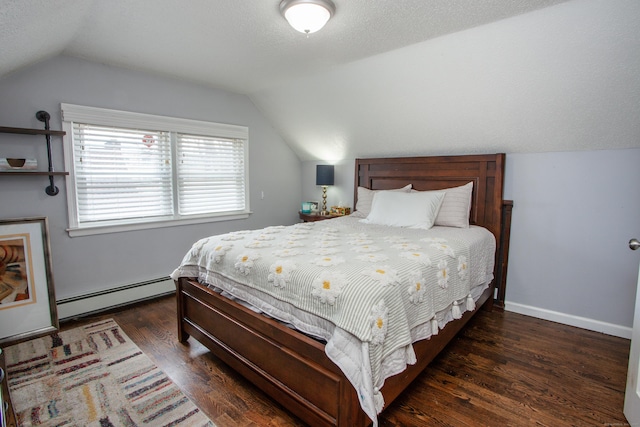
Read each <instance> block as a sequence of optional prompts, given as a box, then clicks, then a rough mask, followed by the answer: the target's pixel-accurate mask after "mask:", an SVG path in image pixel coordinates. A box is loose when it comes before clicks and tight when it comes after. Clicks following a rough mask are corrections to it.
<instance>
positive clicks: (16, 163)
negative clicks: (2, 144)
mask: <svg viewBox="0 0 640 427" xmlns="http://www.w3.org/2000/svg"><path fill="white" fill-rule="evenodd" d="M26 161H27V159H15V158H9V157H8V158H7V163H9V166H11V167H12V168H21V167H23V166H24V164H25V162H26Z"/></svg>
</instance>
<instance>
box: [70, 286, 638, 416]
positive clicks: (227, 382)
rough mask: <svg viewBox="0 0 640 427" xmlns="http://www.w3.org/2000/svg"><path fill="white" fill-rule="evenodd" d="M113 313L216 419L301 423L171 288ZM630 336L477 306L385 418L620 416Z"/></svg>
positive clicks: (109, 315) (76, 323)
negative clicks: (210, 344) (195, 324)
mask: <svg viewBox="0 0 640 427" xmlns="http://www.w3.org/2000/svg"><path fill="white" fill-rule="evenodd" d="M103 318H113V319H114V320H115V321H116V322H117V323H118V324H119V325H120V326H121V327H122V329H123V330H124V331H125V333H126V334H127V335H128V336H129V337H130V338H131V339H132V340H133V341H134V342H135V343H136V344H137V345H138V346H139V347H140V348H141V349H142V351H144V352H145V353H146V354H147V355H148V356H149V357H150V358H151V359H152V360H153V361H154V362H155V363H156V364H157V365H158V366H159V367H160V368H161V369H162V370H164V371H165V372H166V373H167V374H168V375H169V377H171V379H172V380H173V381H174V382H175V383H176V384H178V386H179V387H180V388H181V389H182V390H183V391H184V392H185V393H186V394H187V395H188V396H189V397H190V398H191V400H192V401H193V402H194V403H195V404H196V405H197V406H198V407H200V409H202V410H203V411H204V412H205V413H206V414H207V415H208V416H209V417H210V418H211V420H212V421H213V422H214V423H216V425H217V426H218V427H230V426H302V425H303V424H302V423H301V422H300V421H299V420H297V419H296V418H295V417H293V416H291V415H290V414H289V413H288V412H286V411H285V410H284V409H283V408H281V407H280V406H279V405H278V404H277V403H276V402H274V401H273V400H271V399H270V398H269V397H267V396H265V395H264V394H263V393H262V392H261V391H260V390H259V389H257V388H256V387H254V386H253V385H251V384H249V383H248V382H246V381H245V380H244V379H243V378H242V377H241V376H240V375H238V374H236V373H235V372H234V371H233V370H231V369H230V368H229V367H227V366H226V365H225V364H224V363H222V362H221V361H220V360H218V359H217V358H215V357H214V356H212V355H211V354H210V353H209V352H208V350H207V349H206V348H205V347H203V346H202V345H200V344H199V343H198V342H197V341H195V340H194V339H193V338H190V339H189V343H188V345H182V344H180V343H179V342H178V339H177V331H176V307H175V300H174V297H173V296H169V297H163V298H160V299H157V300H153V301H148V302H145V303H140V304H137V305H135V306H130V307H128V308H124V309H121V310H117V311H113V312H109V313H105V314H101V315H99V316H93V317H88V318H82V319H79V320H73V321H67V322H64V323H63V324H62V325H61V327H62V329H69V328H73V327H76V326H79V325H81V324H86V323H90V322H93V321H96V320H98V319H103ZM629 345H630V341H629V340H625V339H622V338H616V337H611V336H608V335H604V334H600V333H596V332H591V331H585V330H582V329H578V328H573V327H570V326H564V325H560V324H557V323H552V322H547V321H543V320H539V319H535V318H532V317H527V316H523V315H519V314H515V313H509V312H505V313H501V312H497V311H493V312H490V313H489V312H486V311H484V312H480V313H479V314H478V315H477V316H476V317H475V318H474V319H472V320H471V321H470V322H469V324H468V325H467V327H466V328H465V329H464V330H463V331H462V333H461V334H460V335H459V336H458V337H457V338H456V339H455V340H454V341H453V342H452V343H450V344H449V346H448V347H447V348H445V350H444V351H443V352H442V353H441V354H440V355H439V356H438V357H437V358H436V359H435V360H434V361H433V363H432V364H431V365H430V367H428V368H427V370H425V372H423V373H422V374H421V375H420V376H419V377H418V378H417V379H416V380H415V381H414V382H413V384H412V385H411V386H410V387H409V388H408V389H407V390H406V391H405V392H404V393H403V394H402V395H401V396H400V397H399V398H398V399H397V400H396V401H395V402H393V403H392V404H391V406H390V407H389V408H387V409H386V410H385V411H384V412H383V413H382V414H381V416H380V425H381V426H384V427H387V426H456V427H457V426H534V425H535V426H550V427H560V426H603V427H608V426H621V425H628V424H626V419H625V417H624V415H623V413H622V407H623V401H624V389H625V381H626V373H627V363H628V357H629Z"/></svg>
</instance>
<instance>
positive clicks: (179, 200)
mask: <svg viewBox="0 0 640 427" xmlns="http://www.w3.org/2000/svg"><path fill="white" fill-rule="evenodd" d="M61 107H62V108H61V109H62V127H63V130H65V131H66V133H67V135H66V136H65V137H64V141H65V144H64V150H65V166H66V168H67V169H68V170H69V172H70V175H69V179H67V183H66V184H67V185H66V186H67V193H68V197H67V201H68V206H69V235H71V236H72V237H73V236H83V235H89V234H96V233H108V232H111V231H126V230H138V229H145V228H155V227H164V226H171V225H177V224H195V223H202V222H209V221H220V220H226V219H242V218H247V217H248V215H249V213H250V211H249V199H248V195H249V188H248V181H249V178H248V177H249V173H248V165H247V159H248V146H249V145H248V137H249V130H248V128H247V127H245V126H238V125H229V124H222V123H212V122H203V121H197V120H190V119H181V118H175V117H166V116H155V115H150V114H142V113H133V112H126V111H118V110H107V109H102V108H95V107H86V106H79V105H72V104H61Z"/></svg>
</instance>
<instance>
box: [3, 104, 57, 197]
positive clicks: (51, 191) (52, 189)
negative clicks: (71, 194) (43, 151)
mask: <svg viewBox="0 0 640 427" xmlns="http://www.w3.org/2000/svg"><path fill="white" fill-rule="evenodd" d="M36 118H37V119H38V120H40V121H41V122H44V129H31V128H14V127H7V126H0V133H12V134H19V135H44V136H45V137H46V141H47V160H48V162H49V170H48V171H38V170H24V171H22V170H10V171H0V175H4V176H7V175H34V176H48V177H49V186H48V187H47V188H46V189H45V192H46V193H47V194H48V195H49V196H55V195H56V194H58V193H59V192H60V190H59V189H58V187H56V186H55V185H54V184H53V177H54V176H65V175H69V172H55V171H54V170H53V161H52V158H51V136H64V135H66V134H67V133H66V132H65V131H62V130H51V129H49V119H50V118H51V116H50V115H49V113H47V112H46V111H38V112H37V113H36Z"/></svg>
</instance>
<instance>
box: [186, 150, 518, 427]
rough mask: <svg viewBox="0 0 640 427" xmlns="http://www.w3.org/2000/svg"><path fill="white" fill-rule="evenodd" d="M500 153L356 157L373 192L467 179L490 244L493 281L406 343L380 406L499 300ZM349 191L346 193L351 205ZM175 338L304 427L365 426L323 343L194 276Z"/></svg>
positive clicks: (362, 180)
mask: <svg viewBox="0 0 640 427" xmlns="http://www.w3.org/2000/svg"><path fill="white" fill-rule="evenodd" d="M504 164H505V155H504V154H492V155H469V156H447V157H405V158H376V159H356V164H355V166H356V169H355V184H356V186H355V187H356V188H357V187H358V186H362V187H366V188H369V189H373V190H380V189H392V188H399V187H402V186H405V185H407V184H412V185H413V188H415V189H417V190H435V189H442V188H448V187H454V186H459V185H464V184H466V183H467V182H469V181H473V183H474V186H473V195H472V207H471V217H470V222H471V223H472V224H476V225H481V226H483V227H486V228H487V229H489V230H490V231H491V232H492V233H493V234H494V235H495V236H496V242H497V246H498V247H497V250H496V268H495V274H494V276H495V279H494V282H493V283H492V285H491V286H490V287H489V288H488V289H487V290H486V291H485V292H484V293H483V294H482V296H481V298H480V300H479V301H478V302H477V304H476V307H477V308H476V310H475V311H474V312H465V313H464V315H463V317H462V318H461V319H459V320H455V321H453V322H450V323H448V324H447V325H446V326H445V328H444V329H442V330H441V331H440V332H439V334H438V335H435V336H433V337H431V338H430V339H428V340H423V341H419V342H417V343H415V344H414V349H415V352H416V355H417V357H418V363H416V364H415V365H411V366H408V368H407V369H406V370H405V371H404V372H402V373H400V374H398V375H395V376H393V377H391V378H388V379H387V380H386V381H385V385H384V387H383V388H382V393H383V396H384V399H385V407H387V406H388V405H389V404H390V403H391V402H393V400H394V399H395V398H396V397H397V396H398V395H399V394H400V393H401V392H402V391H403V390H404V389H405V388H406V387H407V386H408V385H409V384H410V383H411V381H413V379H415V378H416V377H417V376H418V375H419V374H420V372H422V371H423V370H424V368H425V367H426V366H427V365H428V364H429V363H430V362H431V360H433V358H434V357H435V356H436V355H437V354H438V353H439V352H440V351H441V350H442V349H443V348H444V347H445V346H446V345H447V343H449V341H451V340H452V339H453V338H454V337H455V336H456V334H457V333H458V332H459V331H460V329H462V327H463V326H464V325H465V324H466V323H467V321H468V320H469V319H470V318H471V317H472V316H473V314H474V313H475V312H477V311H478V310H479V309H480V307H481V306H482V305H483V304H484V305H485V306H488V308H491V306H492V304H493V299H494V287H495V286H494V285H495V283H499V286H498V288H499V289H500V288H502V292H503V295H504V283H503V282H504V280H505V276H506V266H507V261H506V260H507V257H506V255H507V252H508V251H507V250H503V249H504V247H505V246H506V247H508V234H509V227H508V226H509V225H510V219H509V218H510V212H511V209H510V206H511V204H510V203H509V202H506V201H503V199H502V191H503V179H504ZM356 200H357V191H356V190H355V189H354V206H355V202H356ZM176 287H177V304H178V339H179V340H180V342H182V343H184V342H186V341H187V339H188V338H189V336H192V337H193V338H195V339H197V340H198V341H199V342H200V343H202V344H204V345H205V346H206V347H207V348H209V349H210V350H211V352H212V353H213V354H215V355H216V356H217V357H218V358H220V359H221V360H223V361H224V362H225V363H227V364H228V365H229V366H231V367H232V368H233V369H235V370H236V371H237V372H239V373H240V374H242V375H243V376H244V377H246V378H247V379H248V380H249V381H251V382H252V383H253V384H255V385H256V386H258V387H259V388H261V389H262V390H263V391H264V392H265V393H267V394H268V395H269V396H271V397H272V398H273V399H274V400H275V401H277V402H278V403H280V404H281V405H282V406H284V407H285V408H287V409H288V410H289V411H290V412H292V413H293V414H295V415H296V416H297V417H299V418H300V419H301V420H303V421H304V422H306V423H307V424H309V425H312V426H349V427H351V426H367V425H369V424H371V420H370V419H369V418H368V417H367V416H366V415H365V414H364V412H363V411H362V409H361V408H360V404H359V401H358V398H357V396H356V391H355V389H354V388H353V386H352V385H351V383H350V382H349V381H348V380H347V378H346V377H345V376H344V374H343V373H342V371H341V370H340V369H339V368H338V367H337V366H336V365H335V364H334V363H333V362H331V360H329V358H328V357H327V356H326V355H325V353H324V344H322V343H320V342H318V341H316V340H314V339H312V338H309V337H307V336H305V335H303V334H301V333H299V332H297V331H294V330H291V329H289V328H287V327H285V326H283V325H281V324H279V323H278V322H276V321H274V320H272V319H268V318H266V317H264V316H261V315H259V314H256V313H254V312H253V311H251V310H249V309H247V308H245V307H243V306H242V305H240V304H237V303H235V302H233V301H230V300H228V299H226V298H224V297H222V296H220V295H218V294H217V293H215V292H212V291H210V290H208V289H207V288H206V287H205V286H202V285H200V284H199V283H198V282H197V280H196V279H195V278H186V277H182V278H180V279H178V280H177V281H176Z"/></svg>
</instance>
